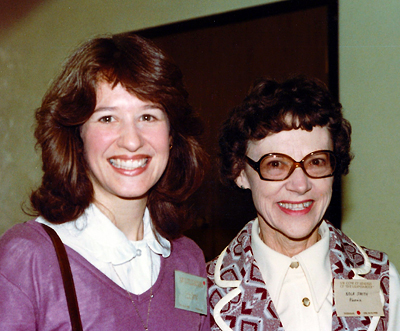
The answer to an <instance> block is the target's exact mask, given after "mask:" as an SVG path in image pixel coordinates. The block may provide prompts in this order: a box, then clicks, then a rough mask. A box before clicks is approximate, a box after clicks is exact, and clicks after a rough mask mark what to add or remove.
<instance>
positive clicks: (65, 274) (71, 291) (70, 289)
mask: <svg viewBox="0 0 400 331" xmlns="http://www.w3.org/2000/svg"><path fill="white" fill-rule="evenodd" d="M42 226H43V228H44V229H45V230H46V232H47V234H48V235H49V236H50V238H51V241H52V242H53V245H54V248H55V250H56V253H57V259H58V264H59V265H60V270H61V275H62V279H63V283H64V291H65V296H66V297H67V304H68V311H69V317H70V318H71V325H72V331H82V330H83V329H82V322H81V316H80V313H79V306H78V300H77V298H76V292H75V286H74V280H73V278H72V272H71V267H70V265H69V260H68V255H67V252H66V251H65V247H64V244H63V243H62V241H61V239H60V238H59V237H58V235H57V233H56V232H55V231H54V230H53V229H52V228H51V227H49V226H47V225H45V224H42Z"/></svg>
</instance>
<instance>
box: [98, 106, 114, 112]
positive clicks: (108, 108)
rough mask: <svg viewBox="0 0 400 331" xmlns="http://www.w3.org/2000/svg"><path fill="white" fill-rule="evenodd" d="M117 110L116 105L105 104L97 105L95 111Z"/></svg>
mask: <svg viewBox="0 0 400 331" xmlns="http://www.w3.org/2000/svg"><path fill="white" fill-rule="evenodd" d="M115 110H116V107H107V106H104V107H98V108H97V107H96V108H95V109H94V111H93V112H98V111H115Z"/></svg>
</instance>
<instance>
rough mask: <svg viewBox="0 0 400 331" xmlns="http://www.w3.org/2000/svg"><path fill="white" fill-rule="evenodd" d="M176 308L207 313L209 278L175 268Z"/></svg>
mask: <svg viewBox="0 0 400 331" xmlns="http://www.w3.org/2000/svg"><path fill="white" fill-rule="evenodd" d="M175 308H179V309H183V310H189V311H193V312H195V313H199V314H203V315H207V280H206V279H205V278H203V277H199V276H195V275H191V274H188V273H186V272H183V271H179V270H175Z"/></svg>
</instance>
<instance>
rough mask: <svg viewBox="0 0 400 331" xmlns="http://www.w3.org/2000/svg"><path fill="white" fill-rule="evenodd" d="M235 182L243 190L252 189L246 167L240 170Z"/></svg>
mask: <svg viewBox="0 0 400 331" xmlns="http://www.w3.org/2000/svg"><path fill="white" fill-rule="evenodd" d="M235 183H236V185H237V186H239V188H241V189H242V190H246V189H250V184H249V180H248V178H247V174H246V171H244V169H243V170H242V171H241V172H240V174H239V176H237V177H236V179H235Z"/></svg>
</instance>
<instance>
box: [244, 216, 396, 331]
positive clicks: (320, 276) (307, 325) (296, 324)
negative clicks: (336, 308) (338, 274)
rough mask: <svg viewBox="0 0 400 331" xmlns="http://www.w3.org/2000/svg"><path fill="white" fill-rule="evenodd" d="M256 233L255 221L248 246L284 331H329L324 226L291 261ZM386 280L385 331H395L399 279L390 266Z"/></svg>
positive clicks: (329, 291) (329, 281) (326, 231)
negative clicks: (313, 240)
mask: <svg viewBox="0 0 400 331" xmlns="http://www.w3.org/2000/svg"><path fill="white" fill-rule="evenodd" d="M259 232H260V226H259V223H258V219H256V220H255V221H254V223H253V228H252V233H251V236H252V240H251V247H252V249H253V253H254V258H255V260H256V262H257V265H258V267H259V269H260V272H261V274H262V277H263V280H264V282H265V285H266V287H267V289H268V292H269V293H270V295H271V298H272V301H273V302H274V305H275V308H276V310H277V313H278V315H279V318H280V320H281V322H282V324H283V327H284V329H285V331H321V330H331V329H332V304H333V299H332V298H333V293H332V285H331V284H332V273H331V265H330V260H329V229H328V226H327V224H326V223H325V222H322V223H321V225H320V227H319V229H318V232H319V234H320V236H321V239H320V240H319V241H318V242H317V243H315V244H314V245H313V246H311V247H309V248H308V249H306V250H304V251H303V252H301V253H300V254H298V255H295V256H293V257H292V258H290V257H288V256H286V255H283V254H280V253H278V252H276V251H274V250H273V249H271V248H269V247H268V246H267V245H265V244H264V242H263V241H262V240H261V238H260V236H259ZM296 262H298V267H297V268H296V267H295V266H297V263H296ZM292 263H293V264H292ZM291 265H292V267H291ZM389 278H390V284H389V288H390V292H389V312H390V315H389V325H388V331H397V330H400V278H399V274H398V272H397V270H396V268H395V267H394V266H393V265H392V264H390V265H389ZM308 303H309V305H308Z"/></svg>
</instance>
